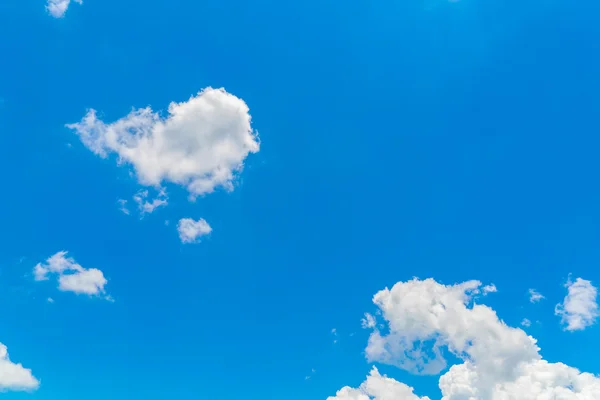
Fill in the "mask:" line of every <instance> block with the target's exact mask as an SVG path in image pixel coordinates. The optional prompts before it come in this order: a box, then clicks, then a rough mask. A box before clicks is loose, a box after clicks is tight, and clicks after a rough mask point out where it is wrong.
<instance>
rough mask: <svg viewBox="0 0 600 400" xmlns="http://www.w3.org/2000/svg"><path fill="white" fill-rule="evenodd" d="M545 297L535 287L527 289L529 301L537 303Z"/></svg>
mask: <svg viewBox="0 0 600 400" xmlns="http://www.w3.org/2000/svg"><path fill="white" fill-rule="evenodd" d="M544 298H545V297H544V296H542V294H541V293H540V292H538V291H537V290H535V289H529V301H530V302H532V303H538V302H539V301H541V300H543V299H544Z"/></svg>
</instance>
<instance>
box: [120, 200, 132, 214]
mask: <svg viewBox="0 0 600 400" xmlns="http://www.w3.org/2000/svg"><path fill="white" fill-rule="evenodd" d="M117 203H119V210H120V211H121V212H122V213H123V214H125V215H129V214H130V213H129V209H128V208H127V200H125V199H119V200H117Z"/></svg>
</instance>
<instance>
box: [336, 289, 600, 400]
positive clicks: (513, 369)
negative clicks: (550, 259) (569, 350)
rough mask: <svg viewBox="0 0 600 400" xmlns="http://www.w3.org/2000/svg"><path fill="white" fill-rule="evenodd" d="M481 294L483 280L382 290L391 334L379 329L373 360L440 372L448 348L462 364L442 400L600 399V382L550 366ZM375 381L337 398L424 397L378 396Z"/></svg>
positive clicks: (371, 348) (447, 381)
mask: <svg viewBox="0 0 600 400" xmlns="http://www.w3.org/2000/svg"><path fill="white" fill-rule="evenodd" d="M481 293H482V288H481V283H480V282H479V281H468V282H463V283H460V284H456V285H443V284H440V283H438V282H436V281H434V280H433V279H426V280H418V279H413V280H411V281H407V282H399V283H397V284H396V285H394V286H393V287H392V289H387V288H386V289H384V290H382V291H380V292H378V293H377V294H376V295H375V296H374V298H373V302H374V303H375V304H376V305H377V306H378V307H379V309H380V311H381V315H382V317H383V319H384V320H385V321H386V332H385V333H383V332H380V331H379V330H378V329H376V328H375V329H374V330H373V332H372V334H371V336H370V338H369V342H368V346H367V348H366V355H367V358H368V359H369V360H370V361H378V362H382V363H386V364H392V365H396V366H398V367H400V368H403V369H406V370H408V371H410V372H413V373H428V374H437V373H440V372H441V371H442V370H443V369H444V368H445V367H446V360H445V359H444V357H443V355H442V354H443V351H442V350H446V351H449V352H450V353H452V354H453V355H454V356H456V357H458V358H459V359H462V360H463V362H462V364H458V365H453V366H452V367H451V368H450V369H449V370H448V371H447V372H446V373H445V374H444V375H442V376H441V377H440V380H439V387H440V389H441V392H442V396H443V397H442V399H443V400H475V399H491V400H508V399H510V400H534V399H548V400H550V399H553V400H554V399H560V400H592V399H600V378H598V377H596V376H594V375H592V374H589V373H581V372H579V371H578V370H577V369H575V368H572V367H569V366H567V365H565V364H562V363H549V362H548V361H546V360H543V359H542V357H541V355H540V353H539V350H540V349H539V348H538V346H537V345H536V340H535V339H534V338H532V337H531V336H528V335H527V334H526V333H525V332H524V331H523V330H522V329H519V328H514V327H510V326H508V325H506V324H505V323H504V322H503V321H502V320H500V319H499V318H498V316H497V315H496V312H495V311H494V310H493V309H491V308H490V307H487V306H485V305H481V304H477V303H475V301H474V300H475V298H476V296H477V295H479V294H481ZM388 379H389V378H388ZM368 381H369V379H367V381H366V382H365V383H363V385H361V388H359V389H358V392H356V391H352V390H351V389H349V388H345V389H346V390H345V392H342V393H341V394H340V392H341V391H340V392H338V395H337V396H336V397H335V398H333V399H361V400H363V399H364V400H367V399H369V398H373V399H382V400H383V399H386V400H387V399H394V400H396V399H397V400H400V399H413V398H418V397H410V396H409V395H405V396H404V397H402V396H400V395H398V396H396V397H394V396H389V397H388V395H386V396H385V397H381V396H380V397H378V396H379V395H378V394H376V393H374V392H372V391H369V390H366V389H364V388H365V385H367V386H368ZM390 385H391V384H390ZM400 385H401V384H400ZM342 390H344V389H342ZM386 393H392V392H386ZM411 393H412V392H411ZM360 394H362V395H363V397H360ZM344 396H345V397H344ZM352 396H354V397H352ZM365 396H366V397H365ZM407 396H408V397H407ZM413 396H414V395H413Z"/></svg>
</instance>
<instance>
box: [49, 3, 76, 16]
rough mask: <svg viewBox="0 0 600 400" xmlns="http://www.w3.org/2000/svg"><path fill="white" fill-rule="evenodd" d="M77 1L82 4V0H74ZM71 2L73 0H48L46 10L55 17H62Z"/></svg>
mask: <svg viewBox="0 0 600 400" xmlns="http://www.w3.org/2000/svg"><path fill="white" fill-rule="evenodd" d="M73 1H74V2H75V3H79V4H82V0H73ZM70 4H71V0H48V3H47V4H46V10H48V12H49V13H50V15H52V16H53V17H54V18H62V17H64V16H65V13H66V12H67V8H69V5H70Z"/></svg>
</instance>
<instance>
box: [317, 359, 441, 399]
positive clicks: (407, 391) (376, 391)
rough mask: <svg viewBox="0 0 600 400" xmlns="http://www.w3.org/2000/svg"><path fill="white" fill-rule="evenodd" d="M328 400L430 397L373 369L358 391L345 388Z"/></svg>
mask: <svg viewBox="0 0 600 400" xmlns="http://www.w3.org/2000/svg"><path fill="white" fill-rule="evenodd" d="M327 400H429V397H427V396H425V397H419V396H417V395H416V394H414V393H413V388H411V387H410V386H407V385H405V384H404V383H400V382H398V381H396V380H394V379H392V378H388V377H387V376H385V375H383V376H382V375H381V374H380V373H379V371H378V370H377V368H375V367H373V369H372V370H371V373H370V375H369V376H368V377H367V380H366V381H364V382H363V383H362V384H361V385H360V386H359V387H358V389H354V388H351V387H349V386H346V387H343V388H342V389H340V390H339V391H338V392H337V393H336V395H335V396H333V397H328V398H327Z"/></svg>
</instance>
